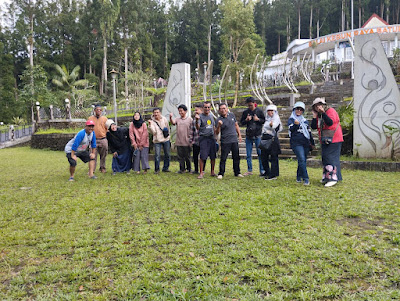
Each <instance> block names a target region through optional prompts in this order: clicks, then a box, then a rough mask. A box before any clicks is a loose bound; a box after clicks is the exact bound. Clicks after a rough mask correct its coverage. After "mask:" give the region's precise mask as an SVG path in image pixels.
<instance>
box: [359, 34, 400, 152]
mask: <svg viewBox="0 0 400 301" xmlns="http://www.w3.org/2000/svg"><path fill="white" fill-rule="evenodd" d="M354 40H355V50H356V53H355V61H354V67H355V77H354V109H355V113H354V145H353V148H354V150H355V152H357V153H358V155H359V156H360V157H362V158H390V157H391V156H392V155H394V156H396V155H397V156H398V155H400V133H399V131H398V130H400V92H399V89H398V87H397V84H396V81H395V79H394V76H393V73H392V70H391V68H390V65H389V62H388V60H387V57H386V54H385V52H384V49H383V47H382V43H381V40H380V39H379V36H378V35H377V34H370V35H360V36H356V37H355V38H354ZM389 128H391V129H394V132H395V133H393V132H392V134H390V133H389ZM396 129H397V133H396Z"/></svg>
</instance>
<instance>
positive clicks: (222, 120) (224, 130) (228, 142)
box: [215, 103, 243, 179]
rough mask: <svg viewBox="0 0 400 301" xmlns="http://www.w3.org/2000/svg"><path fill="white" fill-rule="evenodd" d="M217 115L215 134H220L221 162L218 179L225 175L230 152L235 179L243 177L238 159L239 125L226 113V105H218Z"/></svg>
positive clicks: (232, 116) (240, 138) (233, 116)
mask: <svg viewBox="0 0 400 301" xmlns="http://www.w3.org/2000/svg"><path fill="white" fill-rule="evenodd" d="M219 115H220V117H219V118H218V119H217V128H216V129H215V134H216V135H218V134H219V132H221V161H220V163H219V173H218V179H222V177H223V176H224V174H225V165H226V159H227V158H228V155H229V153H230V152H232V159H233V172H234V173H235V177H243V175H241V174H240V157H239V144H238V137H239V141H240V142H242V136H241V134H240V129H239V125H238V123H237V121H236V118H235V115H234V114H233V113H230V112H228V108H227V106H226V104H224V103H221V104H220V105H219Z"/></svg>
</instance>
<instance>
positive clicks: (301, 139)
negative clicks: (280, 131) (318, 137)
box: [288, 101, 315, 185]
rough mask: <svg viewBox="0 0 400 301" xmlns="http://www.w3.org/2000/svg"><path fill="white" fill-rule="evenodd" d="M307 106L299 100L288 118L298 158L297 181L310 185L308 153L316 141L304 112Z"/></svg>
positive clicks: (291, 137) (290, 135)
mask: <svg viewBox="0 0 400 301" xmlns="http://www.w3.org/2000/svg"><path fill="white" fill-rule="evenodd" d="M305 108H306V106H305V105H304V103H303V102H301V101H298V102H296V103H295V104H294V106H293V111H292V114H291V115H290V117H289V120H288V126H289V137H290V147H291V148H292V150H293V152H294V153H295V155H296V158H297V163H298V165H297V177H296V181H297V183H302V181H303V182H304V185H310V179H309V177H308V172H307V155H308V152H309V151H310V149H312V148H314V146H315V142H314V138H313V136H312V134H311V128H310V126H309V124H308V121H307V120H306V119H305V118H304V116H303V113H304V110H305Z"/></svg>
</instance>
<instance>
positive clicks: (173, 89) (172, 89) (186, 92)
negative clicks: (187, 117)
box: [162, 63, 191, 119]
mask: <svg viewBox="0 0 400 301" xmlns="http://www.w3.org/2000/svg"><path fill="white" fill-rule="evenodd" d="M181 104H184V105H186V106H187V107H188V113H189V114H190V106H191V98H190V65H189V64H186V63H179V64H173V65H172V67H171V74H170V76H169V81H168V87H167V93H166V95H165V100H164V106H163V108H162V114H163V115H164V116H165V117H167V119H169V113H172V114H173V115H174V118H176V117H178V116H179V115H178V106H179V105H181Z"/></svg>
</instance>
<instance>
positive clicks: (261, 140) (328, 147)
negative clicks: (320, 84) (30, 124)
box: [65, 97, 343, 186]
mask: <svg viewBox="0 0 400 301" xmlns="http://www.w3.org/2000/svg"><path fill="white" fill-rule="evenodd" d="M246 103H247V107H248V108H247V109H246V110H245V111H244V112H243V114H242V117H241V120H240V124H241V125H242V126H246V137H245V142H246V159H247V172H246V173H244V174H243V175H242V174H241V172H240V156H239V143H241V142H242V136H241V132H240V128H239V123H238V121H237V120H236V117H235V115H234V114H233V113H232V112H229V110H228V107H227V105H226V104H225V103H221V104H219V110H218V113H219V116H218V117H217V118H216V117H214V115H213V114H212V113H211V103H210V102H208V101H205V102H204V103H203V104H196V105H195V112H194V113H195V115H194V117H193V118H192V117H191V116H190V114H188V108H187V107H186V106H185V105H183V104H182V105H179V106H178V112H179V117H177V118H173V115H172V113H171V114H170V115H169V120H168V119H167V118H166V117H165V116H163V115H162V114H161V111H160V109H159V108H154V109H153V114H152V116H151V119H150V120H149V122H148V126H147V125H146V122H145V121H144V120H143V118H142V116H141V114H140V113H139V112H135V114H134V116H133V120H132V122H131V123H130V126H129V128H126V127H117V125H116V124H115V123H114V121H113V120H111V119H107V117H105V116H102V108H101V106H96V107H95V110H94V115H93V116H91V117H90V118H89V119H88V121H87V122H86V125H85V128H84V129H83V130H81V131H80V132H79V133H78V134H77V135H76V136H75V137H74V138H73V139H71V140H70V141H69V142H68V143H67V145H66V147H65V152H66V154H67V158H68V161H69V163H70V178H69V180H70V181H73V180H74V173H75V166H76V160H77V158H80V159H81V160H82V161H83V162H89V177H90V178H92V179H95V178H96V176H95V175H94V171H95V169H96V164H97V154H96V149H97V152H98V153H99V155H100V172H103V173H104V172H106V167H105V159H106V156H107V153H108V151H110V152H111V153H112V155H113V162H112V172H113V174H115V173H118V172H130V170H132V169H133V170H134V171H135V172H137V173H140V172H141V170H143V172H144V173H147V171H148V170H149V169H150V165H149V133H150V134H151V135H152V137H153V144H154V149H155V156H154V173H155V174H159V173H160V163H161V162H160V161H161V149H162V150H163V153H164V162H163V163H164V164H163V167H162V169H161V171H162V172H169V171H170V170H169V165H170V157H171V156H170V151H171V139H170V138H171V133H170V123H171V124H172V125H175V126H176V132H175V135H176V136H175V146H176V150H177V155H178V161H179V171H178V173H185V172H188V173H191V174H198V177H197V178H198V179H202V178H204V175H205V165H206V161H207V159H208V158H209V159H210V169H211V173H210V174H211V176H215V177H217V178H218V179H222V178H223V177H224V175H225V167H226V161H227V158H228V155H229V154H230V153H231V156H232V159H233V160H232V161H233V172H234V175H235V176H236V177H244V176H249V175H252V174H253V167H252V153H253V146H254V147H255V148H256V149H257V155H258V161H259V170H260V176H263V177H264V178H265V179H266V180H274V179H277V177H278V176H279V159H278V157H279V154H280V153H281V147H280V143H279V138H278V133H279V132H281V131H282V130H283V126H282V124H281V120H280V117H279V114H278V109H277V107H276V106H275V105H269V106H267V108H266V111H265V114H264V112H263V111H262V110H261V109H260V108H258V107H257V103H256V101H255V99H254V98H252V97H248V98H247V99H246ZM312 109H313V119H312V122H311V125H310V124H309V123H308V121H307V120H306V119H305V117H304V116H303V114H304V111H305V105H304V103H303V102H297V103H295V105H294V107H293V111H292V114H291V116H290V118H289V120H288V127H289V136H290V147H291V148H292V150H293V152H294V153H295V155H296V157H297V161H298V168H297V176H296V181H297V182H298V183H303V184H304V185H309V184H310V180H309V176H308V173H307V164H306V162H307V161H306V159H307V154H308V153H309V151H310V150H311V149H313V148H314V147H315V142H314V139H313V136H312V134H311V129H318V133H319V137H320V141H321V151H322V162H323V165H324V170H323V177H322V180H321V182H323V183H324V184H325V186H333V185H335V184H336V183H337V182H338V181H341V180H342V176H341V171H340V148H341V143H342V142H343V135H342V130H341V127H340V121H339V117H338V114H337V112H336V111H335V110H334V109H333V108H329V107H327V105H326V102H325V100H324V99H322V98H317V99H315V100H314V102H313V105H312ZM219 135H220V144H218V142H217V139H216V137H217V136H219ZM219 148H221V156H220V163H219V172H218V175H217V174H216V173H215V159H216V156H217V152H218V149H219ZM192 149H193V165H194V169H192V162H191V150H192Z"/></svg>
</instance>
